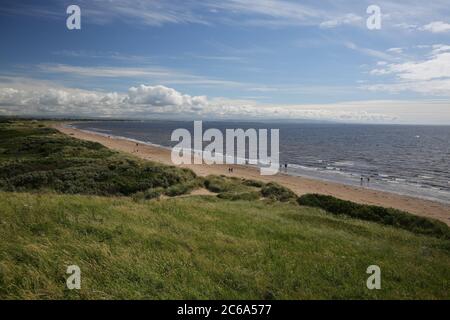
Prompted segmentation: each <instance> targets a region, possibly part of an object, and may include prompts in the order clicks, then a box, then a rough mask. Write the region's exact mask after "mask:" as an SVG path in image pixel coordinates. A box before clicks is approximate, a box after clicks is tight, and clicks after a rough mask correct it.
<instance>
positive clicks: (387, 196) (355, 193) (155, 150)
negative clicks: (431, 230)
mask: <svg viewBox="0 0 450 320" xmlns="http://www.w3.org/2000/svg"><path fill="white" fill-rule="evenodd" d="M55 128H57V129H58V130H60V131H61V132H63V133H65V134H68V135H71V136H73V137H75V138H78V139H83V140H89V141H95V142H99V143H101V144H103V145H104V146H106V147H108V148H111V149H113V150H117V151H122V152H127V153H131V154H133V155H135V156H137V157H140V158H142V159H146V160H151V161H156V162H160V163H164V164H168V165H173V164H172V161H171V159H170V150H167V149H164V148H159V147H154V146H147V145H142V144H141V145H139V147H138V148H137V147H136V143H135V142H132V141H128V140H125V139H118V138H108V137H105V136H102V135H97V134H94V133H88V132H84V131H81V130H77V129H73V128H66V127H64V126H63V125H62V124H58V125H55ZM136 150H138V151H136ZM183 167H186V168H190V169H192V170H193V171H194V172H195V173H196V174H198V175H200V176H206V175H210V174H214V175H221V174H223V175H228V176H235V177H242V178H246V179H255V180H260V181H264V182H269V181H274V182H277V183H279V184H281V185H284V186H286V187H288V188H290V189H291V190H292V191H294V192H295V193H297V194H298V195H302V194H306V193H320V194H326V195H332V196H335V197H338V198H341V199H345V200H350V201H354V202H358V203H363V204H373V205H379V206H384V207H392V208H396V209H400V210H405V211H408V212H410V213H413V214H416V215H420V216H425V217H430V218H434V219H438V220H441V221H443V222H445V223H446V224H447V225H449V226H450V205H446V204H442V203H439V202H433V201H428V200H422V199H418V198H412V197H407V196H401V195H397V194H393V193H388V192H382V191H376V190H370V189H366V188H358V187H353V186H347V185H343V184H338V183H333V182H324V181H320V180H313V179H309V178H303V177H293V176H288V175H284V174H278V175H275V176H261V175H260V174H259V169H257V168H253V167H249V166H238V165H234V166H232V167H233V168H234V170H233V171H234V172H233V173H232V174H230V173H228V170H227V168H228V167H230V165H183Z"/></svg>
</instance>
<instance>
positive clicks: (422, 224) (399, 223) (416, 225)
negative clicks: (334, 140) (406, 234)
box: [298, 194, 450, 239]
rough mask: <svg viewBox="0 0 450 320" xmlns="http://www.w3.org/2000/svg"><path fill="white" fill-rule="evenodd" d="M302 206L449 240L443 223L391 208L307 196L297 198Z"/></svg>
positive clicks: (332, 198) (323, 196)
mask: <svg viewBox="0 0 450 320" xmlns="http://www.w3.org/2000/svg"><path fill="white" fill-rule="evenodd" d="M298 203H299V204H300V205H303V206H310V207H317V208H322V209H324V210H326V211H327V212H330V213H333V214H336V215H347V216H350V217H352V218H357V219H362V220H367V221H374V222H378V223H381V224H384V225H389V226H394V227H398V228H402V229H405V230H409V231H411V232H415V233H420V234H426V235H432V236H437V237H443V238H446V239H450V228H449V227H448V226H447V225H446V224H445V223H443V222H440V221H437V220H432V219H427V218H423V217H419V216H415V215H412V214H409V213H407V212H403V211H400V210H396V209H392V208H384V207H378V206H369V205H363V204H357V203H354V202H351V201H345V200H340V199H337V198H334V197H331V196H325V195H320V194H308V195H304V196H301V197H299V198H298Z"/></svg>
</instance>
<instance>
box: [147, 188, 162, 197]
mask: <svg viewBox="0 0 450 320" xmlns="http://www.w3.org/2000/svg"><path fill="white" fill-rule="evenodd" d="M163 193H164V189H163V188H152V189H148V190H147V191H145V192H144V198H145V199H146V200H151V199H158V198H159V197H160V196H161V195H162V194H163Z"/></svg>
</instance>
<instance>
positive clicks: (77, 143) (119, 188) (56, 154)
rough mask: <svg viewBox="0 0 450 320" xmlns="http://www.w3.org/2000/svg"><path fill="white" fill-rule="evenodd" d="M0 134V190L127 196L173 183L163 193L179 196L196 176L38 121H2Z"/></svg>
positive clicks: (187, 171)
mask: <svg viewBox="0 0 450 320" xmlns="http://www.w3.org/2000/svg"><path fill="white" fill-rule="evenodd" d="M0 136H1V138H2V139H1V140H0V149H1V150H3V152H2V153H1V154H0V189H1V190H4V191H41V190H53V191H56V192H59V193H69V194H95V195H103V196H108V195H125V196H129V195H134V194H136V193H138V192H145V191H146V190H148V189H154V188H164V189H167V188H169V187H173V189H171V190H169V191H168V192H169V193H171V194H175V195H178V194H180V193H185V192H187V191H188V190H189V188H191V187H190V186H187V185H186V186H184V185H185V184H188V183H192V181H195V180H196V178H197V177H196V175H195V174H194V172H192V171H191V170H188V169H179V168H175V167H169V166H164V165H160V164H156V163H151V162H145V161H141V160H139V159H136V158H132V157H129V156H126V155H123V154H120V153H117V152H114V151H111V150H109V149H107V148H105V147H104V146H102V145H101V144H98V143H94V142H89V141H82V140H78V139H74V138H71V137H68V136H65V135H63V134H61V133H59V132H58V131H55V130H54V129H50V128H45V127H44V128H43V127H41V126H40V124H38V123H32V122H24V123H12V124H11V123H6V124H5V123H2V124H1V125H0ZM182 186H183V187H182Z"/></svg>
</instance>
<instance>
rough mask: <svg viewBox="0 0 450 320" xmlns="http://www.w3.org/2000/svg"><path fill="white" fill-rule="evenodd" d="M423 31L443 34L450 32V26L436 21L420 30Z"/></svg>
mask: <svg viewBox="0 0 450 320" xmlns="http://www.w3.org/2000/svg"><path fill="white" fill-rule="evenodd" d="M420 30H422V31H430V32H433V33H442V32H449V31H450V24H449V23H446V22H443V21H434V22H431V23H429V24H427V25H424V26H423V27H422V28H420Z"/></svg>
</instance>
